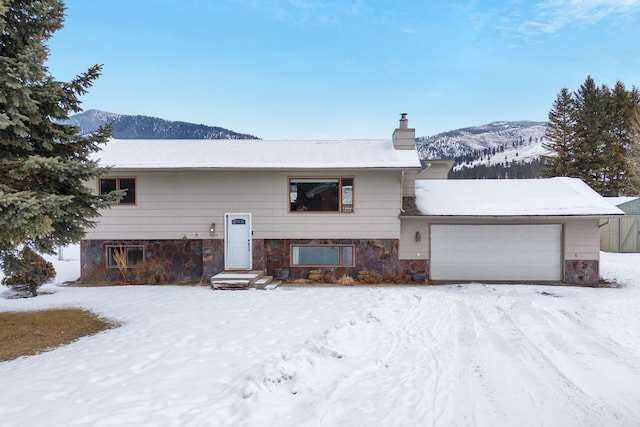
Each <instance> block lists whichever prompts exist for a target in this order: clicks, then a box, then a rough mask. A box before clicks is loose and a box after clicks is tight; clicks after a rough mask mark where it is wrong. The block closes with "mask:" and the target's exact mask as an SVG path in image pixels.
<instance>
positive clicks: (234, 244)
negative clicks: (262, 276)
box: [224, 213, 251, 270]
mask: <svg viewBox="0 0 640 427" xmlns="http://www.w3.org/2000/svg"><path fill="white" fill-rule="evenodd" d="M224 230H225V231H224V234H225V254H224V259H225V263H224V268H225V270H251V214H248V213H238V214H232V213H229V214H224Z"/></svg>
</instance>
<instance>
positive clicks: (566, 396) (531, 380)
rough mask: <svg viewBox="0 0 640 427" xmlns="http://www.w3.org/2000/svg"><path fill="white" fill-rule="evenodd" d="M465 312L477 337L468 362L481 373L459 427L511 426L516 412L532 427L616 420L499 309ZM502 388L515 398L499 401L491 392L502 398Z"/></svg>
mask: <svg viewBox="0 0 640 427" xmlns="http://www.w3.org/2000/svg"><path fill="white" fill-rule="evenodd" d="M468 309H469V310H470V313H471V315H472V317H473V321H474V324H475V325H476V332H477V336H476V341H477V345H476V349H477V353H476V354H474V355H473V356H472V357H471V358H470V361H471V362H472V364H474V365H475V366H476V368H477V369H478V370H479V372H478V373H477V375H476V376H475V379H473V380H472V381H475V384H472V385H471V388H472V392H473V393H474V396H473V401H474V405H473V412H472V414H471V416H467V418H466V419H464V418H463V419H462V420H459V421H461V424H462V423H466V422H468V421H469V418H471V419H472V422H473V424H479V425H485V424H496V423H498V424H512V423H513V422H514V421H515V420H518V413H519V412H523V413H530V414H531V413H534V414H537V415H538V416H539V417H540V418H539V419H536V420H528V421H527V424H532V425H535V424H549V423H555V424H558V423H559V424H563V425H580V426H591V425H593V426H596V425H607V424H610V422H611V421H614V420H619V419H620V418H619V414H610V413H609V411H608V410H607V408H605V407H604V406H603V405H602V403H601V402H599V401H598V400H594V399H593V398H592V397H591V396H590V395H589V394H588V393H586V392H585V391H584V390H583V389H582V388H581V387H580V386H579V385H578V384H576V383H575V382H573V381H572V380H571V378H569V377H568V376H567V375H565V373H564V372H563V370H562V369H561V368H560V367H558V366H557V365H556V364H555V363H554V361H553V360H552V359H550V358H549V357H547V355H546V354H545V353H544V352H543V351H541V349H540V348H539V347H538V345H536V344H535V343H534V342H533V341H532V340H531V339H529V337H528V336H527V334H526V333H525V332H524V331H523V330H521V329H520V328H519V327H518V326H517V324H516V323H515V322H514V321H513V319H512V318H511V316H510V315H509V314H508V313H507V312H506V311H505V310H504V309H503V308H502V307H500V306H496V307H486V306H484V309H483V310H482V309H480V308H477V307H473V306H469V307H468ZM487 373H489V374H490V376H487ZM505 389H507V390H510V391H509V392H507V393H506V394H507V395H509V394H510V395H511V396H512V397H513V398H512V399H511V400H510V401H509V402H505V401H500V402H497V401H496V400H495V399H494V397H493V394H492V390H496V391H497V392H498V393H500V394H501V395H504V394H505ZM532 407H533V408H532ZM534 408H539V409H541V410H538V411H536V410H535V409H534ZM456 424H458V423H456Z"/></svg>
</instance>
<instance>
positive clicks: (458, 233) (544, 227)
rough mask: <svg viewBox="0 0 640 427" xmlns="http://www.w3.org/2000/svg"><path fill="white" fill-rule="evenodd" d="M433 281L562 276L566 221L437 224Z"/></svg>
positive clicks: (433, 237)
mask: <svg viewBox="0 0 640 427" xmlns="http://www.w3.org/2000/svg"><path fill="white" fill-rule="evenodd" d="M430 242H431V249H430V253H431V268H430V279H431V280H496V281H513V280H518V281H561V280H562V278H563V274H562V273H563V272H562V264H563V258H562V225H560V224H528V225H503V224H495V225H475V224H465V225H460V224H457V225H447V224H432V225H431V228H430Z"/></svg>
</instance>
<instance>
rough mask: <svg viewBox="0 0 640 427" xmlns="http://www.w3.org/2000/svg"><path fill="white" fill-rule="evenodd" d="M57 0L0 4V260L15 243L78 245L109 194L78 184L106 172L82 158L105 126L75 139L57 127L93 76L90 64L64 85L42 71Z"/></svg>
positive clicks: (57, 19) (56, 20)
mask: <svg viewBox="0 0 640 427" xmlns="http://www.w3.org/2000/svg"><path fill="white" fill-rule="evenodd" d="M64 10H65V7H64V4H63V2H62V1H61V0H8V1H3V2H1V3H0V261H1V262H2V263H3V264H6V261H7V259H8V257H10V256H14V257H15V255H16V251H17V249H18V248H20V247H21V246H27V247H31V248H33V249H35V250H38V251H43V252H52V251H53V249H54V248H55V247H56V246H58V245H65V244H69V243H73V242H78V241H79V240H80V239H81V238H82V236H83V235H84V230H85V229H86V228H87V227H91V226H92V225H93V221H92V218H95V217H97V216H98V210H99V209H101V208H105V207H108V206H109V205H110V204H111V203H112V202H113V199H114V197H119V196H121V194H118V195H110V196H106V197H102V196H97V195H94V194H93V193H92V191H91V190H90V189H88V188H87V187H86V186H85V185H83V183H84V182H85V181H87V180H89V179H91V178H95V177H97V176H100V175H102V174H104V173H105V171H104V169H101V168H99V167H98V166H97V164H96V163H95V162H92V161H90V160H89V158H88V156H89V155H90V154H91V153H92V152H95V151H97V150H99V144H100V143H102V142H104V141H105V140H106V139H108V138H109V136H110V132H111V130H110V128H109V127H105V128H101V129H99V130H98V131H97V132H95V133H94V134H92V135H90V136H86V137H81V136H79V135H78V134H79V128H78V127H75V126H70V125H63V124H60V121H61V120H64V119H67V118H68V117H69V115H70V114H72V113H76V112H78V111H81V109H80V101H79V99H78V97H79V96H80V95H83V94H84V93H86V91H87V90H88V88H89V87H90V86H91V85H92V83H93V81H94V80H95V79H96V78H98V76H99V75H100V72H101V66H98V65H96V66H93V67H91V68H89V70H88V71H86V72H85V73H82V74H80V75H78V76H77V77H76V78H75V79H73V80H71V81H70V82H60V81H57V80H55V79H54V78H53V77H52V76H51V75H50V74H49V70H48V69H47V67H46V66H45V61H46V59H47V56H48V54H49V50H48V47H47V45H46V42H47V41H48V40H49V39H50V38H51V36H52V35H53V33H54V32H55V31H57V30H59V29H60V28H62V23H63V20H64Z"/></svg>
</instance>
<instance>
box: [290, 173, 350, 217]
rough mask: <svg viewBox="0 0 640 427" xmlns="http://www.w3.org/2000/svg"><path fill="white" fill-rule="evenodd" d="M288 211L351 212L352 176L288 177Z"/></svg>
mask: <svg viewBox="0 0 640 427" xmlns="http://www.w3.org/2000/svg"><path fill="white" fill-rule="evenodd" d="M289 210H290V212H342V213H352V212H353V178H291V179H289Z"/></svg>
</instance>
